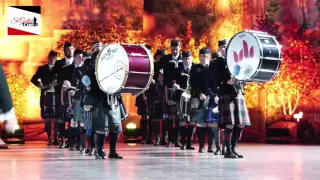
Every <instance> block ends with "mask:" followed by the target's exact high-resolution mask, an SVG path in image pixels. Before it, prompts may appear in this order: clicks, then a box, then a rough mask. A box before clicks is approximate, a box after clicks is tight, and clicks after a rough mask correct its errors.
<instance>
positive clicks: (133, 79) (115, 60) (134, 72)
mask: <svg viewBox="0 0 320 180" xmlns="http://www.w3.org/2000/svg"><path fill="white" fill-rule="evenodd" d="M153 72H154V69H153V57H152V55H151V52H150V51H149V50H148V49H147V48H146V47H145V46H144V45H134V44H109V45H107V46H105V47H104V48H103V49H102V51H101V52H100V54H99V55H98V58H97V59H96V67H95V74H96V79H97V82H98V85H99V87H100V89H101V90H102V91H104V92H106V93H108V94H114V93H130V94H133V95H136V96H137V95H139V94H141V93H143V92H145V91H146V90H147V89H148V88H149V86H150V84H151V81H152V77H153Z"/></svg>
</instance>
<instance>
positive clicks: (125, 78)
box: [95, 43, 129, 94]
mask: <svg viewBox="0 0 320 180" xmlns="http://www.w3.org/2000/svg"><path fill="white" fill-rule="evenodd" d="M108 45H120V47H121V48H122V50H124V51H125V49H124V48H123V47H122V44H119V43H110V44H106V45H105V46H104V47H103V48H102V50H101V51H100V53H99V54H98V56H97V58H96V59H95V77H96V80H97V84H98V86H99V89H101V90H102V91H103V92H105V91H104V88H102V86H101V84H100V82H99V79H98V75H97V72H96V69H98V60H99V59H100V56H101V53H102V52H103V50H104V49H105V48H107V47H108ZM125 52H126V51H125ZM127 56H128V55H127ZM128 74H129V60H128V58H127V59H126V64H125V77H124V81H123V83H122V84H121V86H120V87H121V88H120V89H119V90H118V91H116V92H115V93H114V94H116V93H118V92H119V91H121V90H122V89H123V87H124V85H125V84H126V82H127V80H128ZM105 93H106V92H105Z"/></svg>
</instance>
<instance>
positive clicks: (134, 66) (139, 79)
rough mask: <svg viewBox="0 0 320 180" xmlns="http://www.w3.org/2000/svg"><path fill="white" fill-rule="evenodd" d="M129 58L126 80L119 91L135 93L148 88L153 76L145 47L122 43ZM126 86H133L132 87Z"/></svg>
mask: <svg viewBox="0 0 320 180" xmlns="http://www.w3.org/2000/svg"><path fill="white" fill-rule="evenodd" d="M122 47H123V48H124V49H125V51H126V53H127V56H128V59H129V72H128V78H127V82H126V83H125V87H124V89H123V90H122V91H121V93H132V94H137V93H139V92H141V90H142V89H147V88H148V83H149V81H150V79H151V78H152V76H153V69H152V66H151V63H153V62H152V61H150V59H149V56H148V54H147V52H146V51H145V49H143V48H142V47H141V46H137V45H122ZM126 87H134V88H133V89H130V88H126Z"/></svg>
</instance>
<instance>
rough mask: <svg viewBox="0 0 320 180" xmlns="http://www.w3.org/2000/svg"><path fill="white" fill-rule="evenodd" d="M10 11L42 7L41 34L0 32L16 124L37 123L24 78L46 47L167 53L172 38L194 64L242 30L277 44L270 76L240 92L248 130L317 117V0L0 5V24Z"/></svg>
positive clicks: (34, 95)
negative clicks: (100, 45) (101, 46)
mask: <svg viewBox="0 0 320 180" xmlns="http://www.w3.org/2000/svg"><path fill="white" fill-rule="evenodd" d="M10 5H41V8H42V9H41V11H42V14H41V15H42V27H41V36H24V37H21V36H16V37H15V36H7V35H6V34H7V32H6V26H2V27H0V28H2V29H0V61H1V63H2V64H3V66H4V67H5V70H6V73H7V78H8V82H9V84H10V91H11V93H12V96H13V100H14V106H15V109H16V111H17V115H18V117H19V120H38V119H40V116H39V115H40V107H39V95H40V93H39V90H38V89H37V88H36V87H34V86H33V85H31V84H30V79H31V76H32V75H33V74H34V72H35V71H36V69H37V67H38V66H40V65H42V64H44V63H45V62H46V56H47V54H48V52H49V51H50V49H56V50H58V51H59V52H60V57H62V56H63V52H62V45H63V43H64V42H65V41H72V42H73V43H74V44H75V46H76V47H77V48H83V49H85V50H87V49H89V48H90V43H91V42H92V41H93V40H96V39H100V40H101V41H103V42H105V43H108V42H119V43H122V42H125V43H147V44H150V45H152V48H153V51H155V50H156V49H157V48H164V49H166V50H167V53H170V51H169V45H170V39H172V38H179V39H181V40H182V42H183V48H184V49H189V50H191V51H192V52H193V53H194V55H195V62H196V63H197V62H198V51H199V49H200V48H202V47H204V46H209V47H211V48H212V50H216V48H217V41H218V40H219V39H223V38H228V39H229V38H231V37H232V36H233V35H234V34H235V33H237V32H239V31H242V30H244V29H257V30H262V31H267V32H269V33H270V34H272V35H276V36H277V37H278V39H279V40H280V42H281V43H282V44H283V46H284V48H283V58H284V61H283V66H282V67H281V71H280V73H279V75H278V76H277V78H276V79H275V80H273V81H272V82H270V83H267V84H264V85H261V84H250V85H248V86H247V87H246V91H247V93H246V100H247V102H248V107H249V108H250V115H251V116H252V117H253V118H252V119H253V128H254V129H255V130H256V131H263V130H264V127H265V123H266V121H272V120H276V119H277V118H279V116H280V115H287V116H290V115H292V114H293V113H295V112H296V111H297V110H299V108H300V110H301V109H303V110H304V111H308V112H309V113H313V114H314V119H317V118H316V115H317V114H316V113H315V112H319V109H320V108H319V104H316V102H317V99H316V98H318V97H319V92H318V91H317V89H318V88H319V77H320V73H319V69H320V68H319V61H317V60H319V52H320V50H319V41H317V39H319V37H320V30H319V24H318V22H319V10H320V0H294V1H292V2H290V3H288V1H285V0H178V1H173V0H162V1H145V2H144V1H143V0H116V1H115V0H108V1H104V0H70V1H69V0H54V1H53V0H52V1H50V0H46V1H44V0H1V1H0V13H1V14H2V16H0V23H2V24H6V23H5V22H6V21H7V16H6V14H7V12H6V7H7V6H10ZM266 12H268V17H265V14H266ZM259 16H260V17H259ZM101 19H103V21H102V20H101ZM89 20H90V21H89ZM306 24H307V25H306ZM317 93H318V95H317ZM310 97H312V98H310ZM125 100H126V103H127V107H128V110H129V112H130V113H131V114H136V109H135V107H134V103H135V102H134V101H135V98H133V97H131V96H126V97H125ZM318 100H319V98H318ZM304 104H307V106H306V105H304Z"/></svg>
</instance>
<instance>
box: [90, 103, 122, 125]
mask: <svg viewBox="0 0 320 180" xmlns="http://www.w3.org/2000/svg"><path fill="white" fill-rule="evenodd" d="M92 113H93V114H92V129H93V130H94V131H108V130H112V129H113V127H115V126H116V125H119V124H120V125H121V123H122V121H121V109H120V105H118V106H116V107H115V109H111V107H110V106H109V105H108V104H107V103H105V102H103V101H100V102H99V103H98V104H96V105H94V106H93V109H92Z"/></svg>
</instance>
